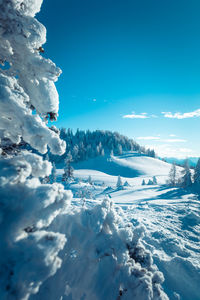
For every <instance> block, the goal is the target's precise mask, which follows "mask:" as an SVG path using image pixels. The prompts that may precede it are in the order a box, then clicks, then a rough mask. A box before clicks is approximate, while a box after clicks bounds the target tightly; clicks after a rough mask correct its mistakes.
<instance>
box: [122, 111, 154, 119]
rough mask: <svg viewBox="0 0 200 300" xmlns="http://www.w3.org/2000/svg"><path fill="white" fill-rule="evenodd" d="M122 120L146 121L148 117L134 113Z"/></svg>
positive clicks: (144, 114)
mask: <svg viewBox="0 0 200 300" xmlns="http://www.w3.org/2000/svg"><path fill="white" fill-rule="evenodd" d="M123 118H124V119H148V118H149V116H148V115H147V113H145V112H144V113H141V114H135V112H132V114H130V115H125V116H123Z"/></svg>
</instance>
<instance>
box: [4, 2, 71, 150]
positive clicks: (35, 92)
mask: <svg viewBox="0 0 200 300" xmlns="http://www.w3.org/2000/svg"><path fill="white" fill-rule="evenodd" d="M41 3H42V1H41V0H38V1H36V0H35V1H34V0H24V1H22V0H18V1H15V0H1V1H0V40H1V43H0V63H1V64H2V65H4V64H5V63H7V64H8V65H9V67H8V68H0V111H1V117H0V132H1V136H0V138H9V139H10V140H11V141H12V142H13V143H19V142H20V140H21V138H23V139H24V141H26V142H27V143H29V144H30V145H31V146H32V147H33V148H35V149H37V150H38V151H40V152H41V153H45V152H46V151H47V144H48V145H49V147H50V149H51V152H52V153H54V154H58V155H61V154H62V153H63V152H64V150H65V143H64V142H63V141H61V140H60V139H59V137H58V135H57V134H56V133H55V132H53V131H51V130H49V129H48V127H47V126H46V124H45V122H44V120H46V119H47V118H50V119H56V116H57V113H58V104H59V101H58V93H57V90H56V88H55V85H54V81H56V80H57V77H58V76H59V75H60V73H61V70H60V69H59V68H57V67H56V65H55V64H54V63H53V62H52V61H51V60H50V59H46V58H44V57H42V56H41V54H40V51H39V49H40V47H41V45H42V44H44V43H45V41H46V29H45V27H44V26H43V25H42V24H41V23H39V22H38V21H37V20H36V19H35V18H34V15H35V13H36V12H38V11H39V10H40V6H41ZM33 110H34V111H35V112H36V113H35V114H33Z"/></svg>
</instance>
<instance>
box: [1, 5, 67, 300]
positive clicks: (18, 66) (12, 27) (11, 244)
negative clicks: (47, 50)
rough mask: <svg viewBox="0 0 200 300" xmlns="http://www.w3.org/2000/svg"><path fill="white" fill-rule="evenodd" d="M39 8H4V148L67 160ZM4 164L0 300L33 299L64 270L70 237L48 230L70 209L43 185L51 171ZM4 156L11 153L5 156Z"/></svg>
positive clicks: (43, 164) (61, 195) (19, 162)
mask: <svg viewBox="0 0 200 300" xmlns="http://www.w3.org/2000/svg"><path fill="white" fill-rule="evenodd" d="M41 3H42V1H40V0H35V1H34V0H21V1H15V0H1V1H0V61H1V64H4V63H7V64H8V66H9V67H8V68H6V69H2V68H0V114H1V115H0V140H1V141H0V148H1V147H3V148H4V149H8V146H7V145H9V147H10V146H11V145H18V144H20V142H21V141H22V139H23V141H25V142H27V143H28V144H30V145H31V146H32V147H33V148H34V149H36V150H38V151H39V152H41V153H43V154H44V153H45V152H46V151H47V144H48V146H49V148H50V150H51V151H52V153H54V154H63V153H64V151H65V142H63V141H61V140H60V138H59V134H57V133H56V132H54V131H52V130H50V129H49V128H48V127H47V125H46V120H47V119H51V120H53V119H55V118H56V116H57V112H58V94H57V91H56V88H55V85H54V81H56V80H57V77H58V76H59V74H60V73H61V71H60V69H59V68H57V67H56V66H55V64H54V63H53V62H52V61H51V60H50V59H46V58H44V57H42V56H41V54H40V51H41V49H42V44H44V43H45V40H46V30H45V27H44V26H43V25H42V24H41V23H39V22H38V21H37V20H36V19H35V18H34V16H35V14H36V13H37V12H38V11H39V10H40V6H41ZM10 148H11V149H12V150H11V151H10V152H9V156H7V157H6V155H4V156H2V158H1V159H0V215H1V218H0V223H1V226H0V236H1V246H0V270H1V276H0V298H1V299H2V300H5V299H28V298H29V296H30V295H31V294H34V293H37V292H38V290H39V287H40V286H41V285H42V283H43V282H44V281H45V280H46V279H47V278H48V277H49V276H52V275H53V274H55V273H56V271H57V269H58V268H59V267H60V266H61V264H62V260H61V259H60V258H59V256H58V253H59V252H60V250H61V249H62V248H63V247H64V245H65V242H66V237H65V235H64V234H60V233H58V232H55V231H53V230H49V226H50V224H51V223H52V222H53V220H54V219H55V218H56V216H58V214H59V213H60V212H62V211H64V210H66V208H67V205H68V204H70V199H71V192H69V191H64V188H63V186H62V185H60V184H56V183H55V184H53V185H49V184H41V183H40V180H39V179H40V178H46V177H48V176H49V175H50V173H51V168H52V167H51V164H50V163H49V162H48V161H47V160H45V161H43V160H42V158H41V157H40V156H38V155H36V154H33V153H29V152H28V151H22V152H21V153H20V152H18V153H15V151H14V150H13V149H14V147H10ZM4 153H6V150H4Z"/></svg>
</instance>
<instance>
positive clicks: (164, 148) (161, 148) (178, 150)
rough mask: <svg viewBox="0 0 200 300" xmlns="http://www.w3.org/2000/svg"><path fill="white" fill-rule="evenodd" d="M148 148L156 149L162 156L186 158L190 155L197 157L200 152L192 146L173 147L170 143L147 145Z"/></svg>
mask: <svg viewBox="0 0 200 300" xmlns="http://www.w3.org/2000/svg"><path fill="white" fill-rule="evenodd" d="M146 147H147V148H151V149H154V150H155V152H156V154H157V155H159V156H160V157H177V158H186V157H188V156H192V157H197V156H199V153H197V152H195V151H194V150H192V149H190V148H182V147H175V146H174V147H172V146H171V145H169V144H161V145H146Z"/></svg>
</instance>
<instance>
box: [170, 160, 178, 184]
mask: <svg viewBox="0 0 200 300" xmlns="http://www.w3.org/2000/svg"><path fill="white" fill-rule="evenodd" d="M176 173H177V171H176V165H175V163H173V164H172V166H171V169H170V171H169V179H168V182H169V185H171V186H176V185H177V174H176Z"/></svg>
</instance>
